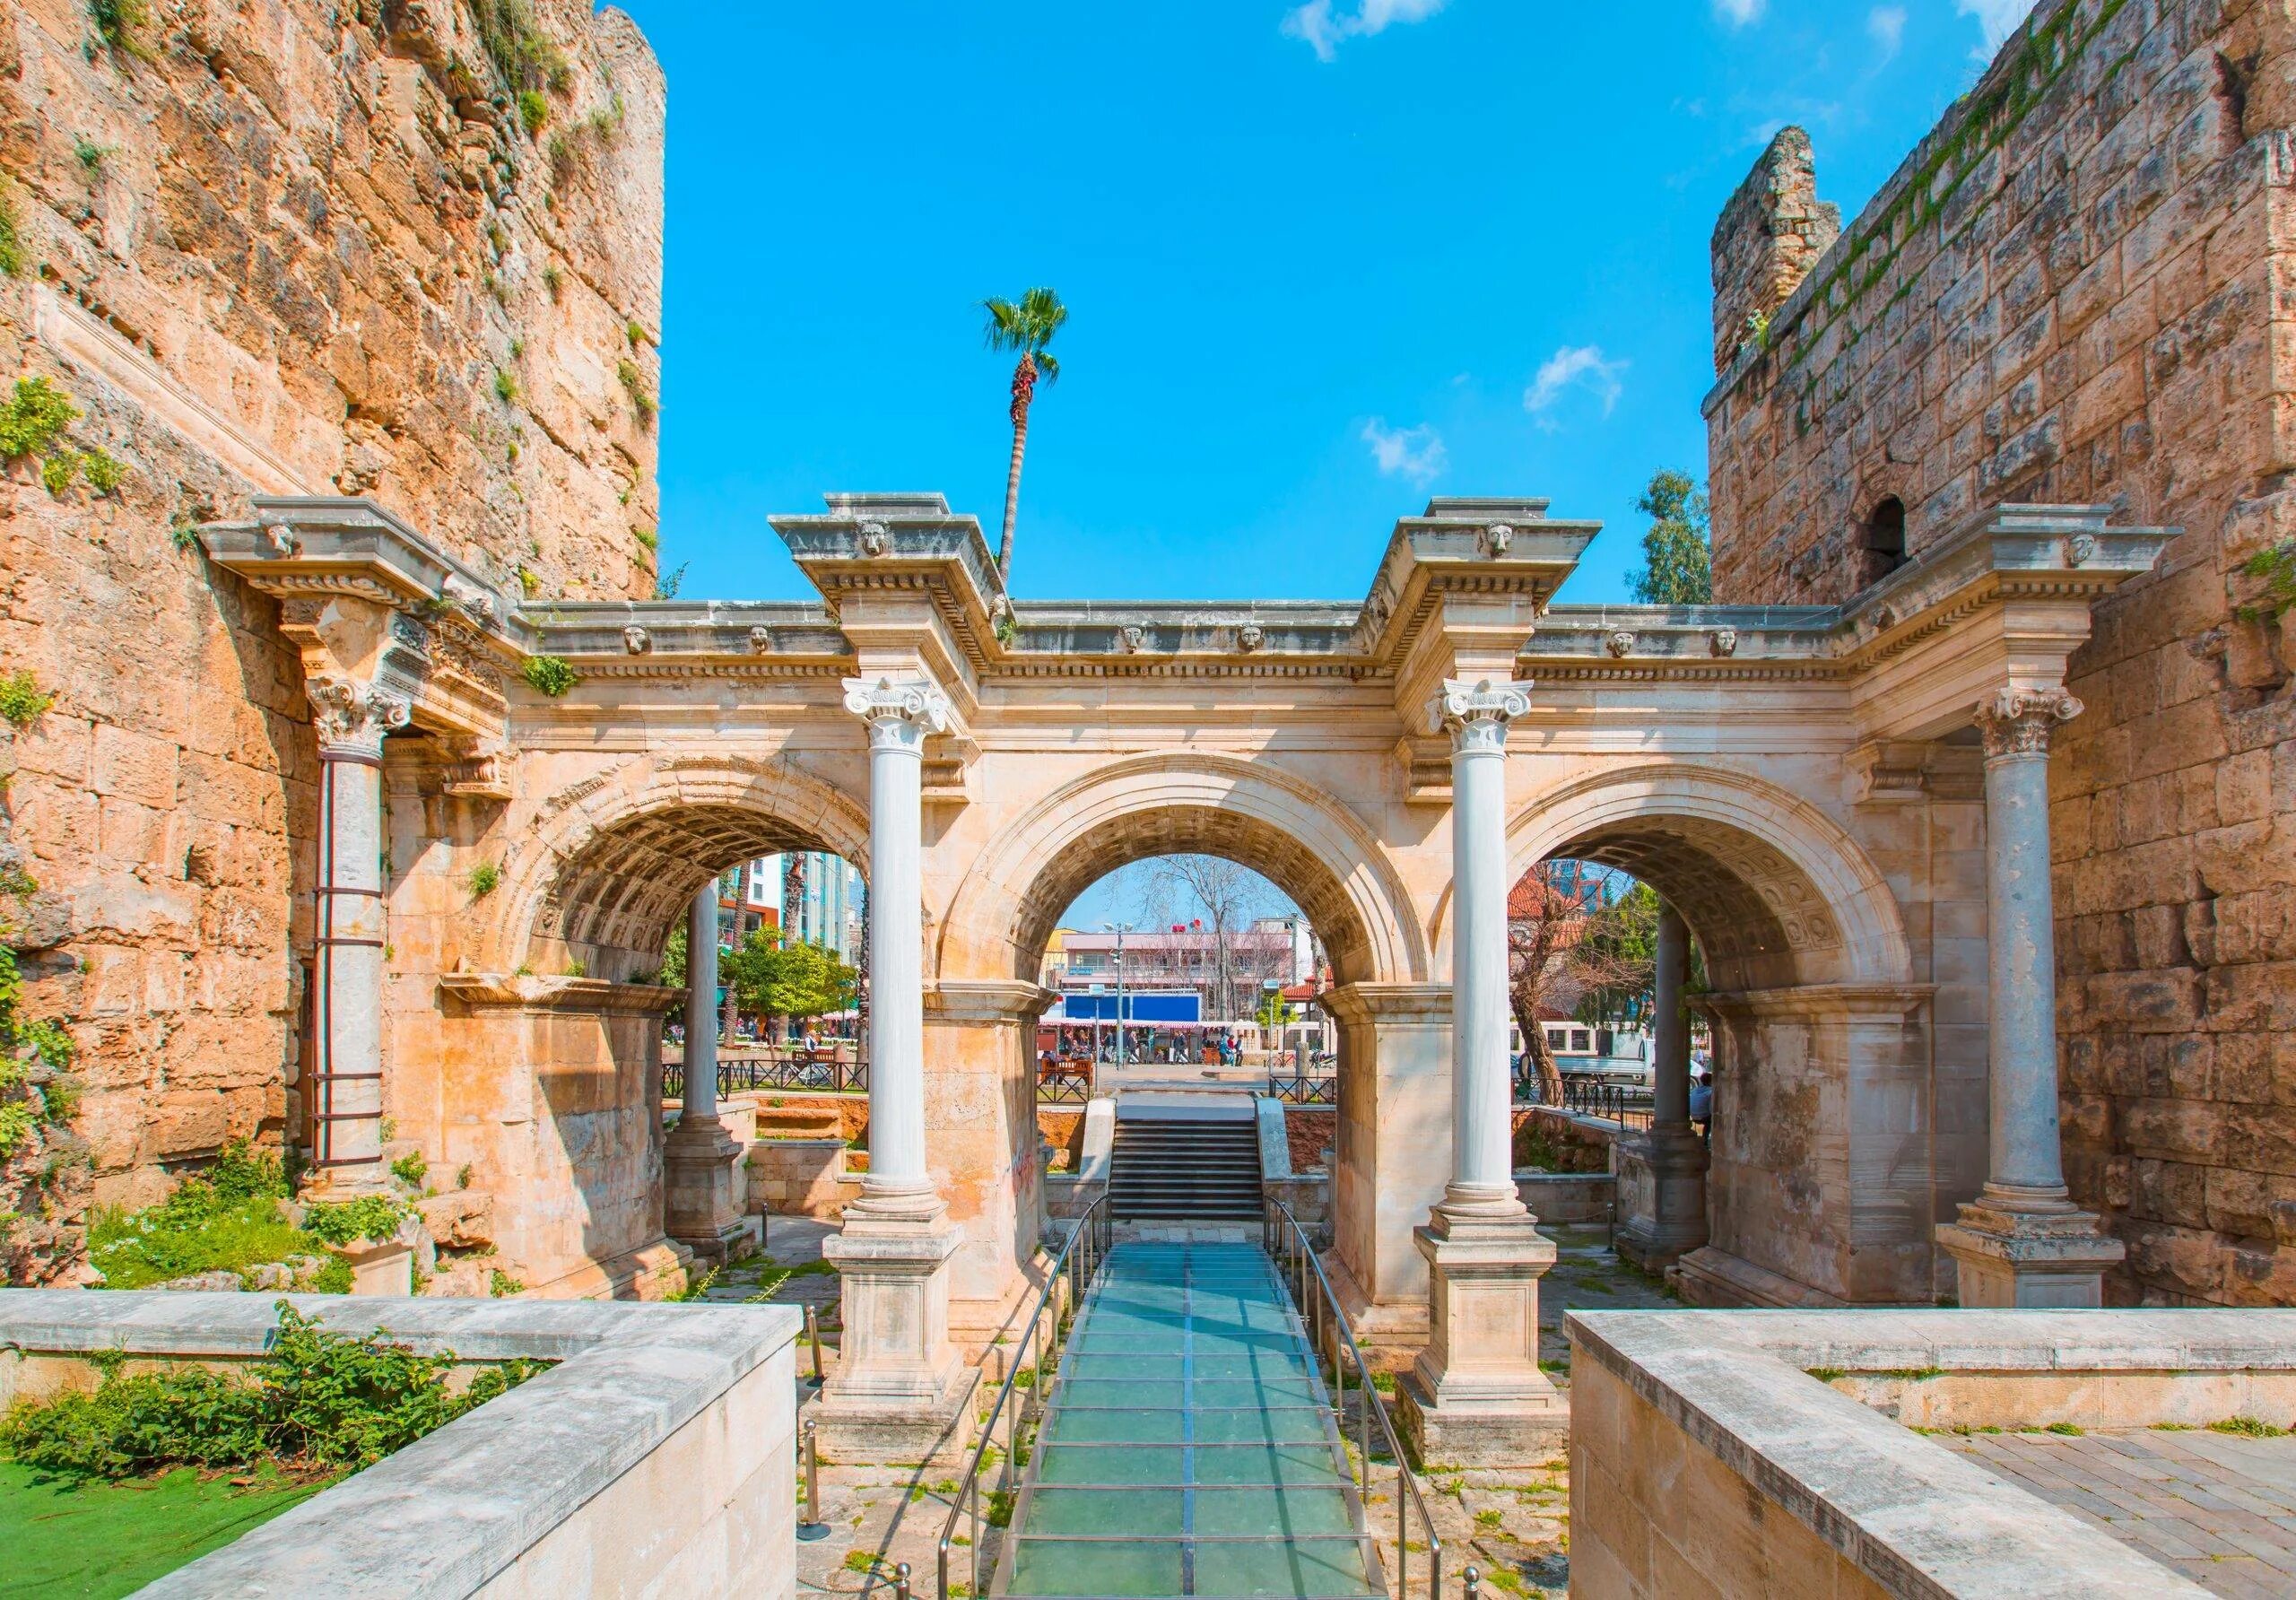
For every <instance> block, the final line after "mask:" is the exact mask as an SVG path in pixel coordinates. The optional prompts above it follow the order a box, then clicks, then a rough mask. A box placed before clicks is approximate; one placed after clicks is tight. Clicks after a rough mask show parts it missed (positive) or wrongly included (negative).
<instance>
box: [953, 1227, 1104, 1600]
mask: <svg viewBox="0 0 2296 1600" xmlns="http://www.w3.org/2000/svg"><path fill="white" fill-rule="evenodd" d="M1111 1232H1112V1230H1111V1229H1110V1226H1109V1197H1108V1196H1106V1195H1102V1196H1100V1198H1099V1199H1097V1200H1095V1201H1093V1202H1092V1204H1091V1205H1090V1206H1089V1207H1087V1208H1086V1209H1085V1212H1084V1214H1083V1216H1081V1217H1079V1218H1077V1219H1076V1226H1074V1228H1071V1229H1070V1230H1068V1238H1067V1239H1065V1241H1064V1242H1063V1243H1062V1244H1061V1247H1060V1249H1059V1252H1058V1253H1057V1255H1055V1256H1054V1257H1053V1258H1052V1266H1051V1268H1050V1270H1048V1272H1047V1273H1046V1274H1045V1279H1044V1289H1043V1291H1041V1292H1040V1293H1039V1294H1038V1296H1037V1303H1036V1309H1034V1310H1032V1311H1031V1312H1030V1313H1029V1320H1028V1325H1027V1326H1025V1327H1023V1328H1022V1330H1021V1343H1020V1345H1019V1347H1018V1348H1017V1349H1016V1350H1015V1351H1014V1352H1013V1354H1014V1357H1015V1359H1014V1361H1013V1370H1011V1371H1010V1372H1008V1373H1006V1374H1005V1382H1004V1386H1003V1387H1000V1388H999V1389H998V1390H997V1391H996V1401H995V1403H994V1404H991V1405H990V1406H989V1408H988V1415H987V1418H986V1419H985V1420H984V1421H983V1422H982V1423H981V1428H980V1442H979V1443H978V1444H977V1445H975V1446H974V1447H973V1451H972V1460H971V1461H970V1463H968V1464H967V1465H966V1467H965V1475H964V1477H963V1478H962V1480H961V1481H960V1482H959V1483H958V1484H957V1491H956V1493H954V1494H952V1495H951V1496H950V1497H949V1520H948V1521H947V1522H946V1523H945V1524H944V1525H943V1526H942V1528H941V1543H940V1579H941V1588H940V1594H941V1600H952V1596H951V1595H950V1592H949V1552H950V1551H951V1550H952V1548H953V1547H954V1545H955V1543H956V1536H957V1524H958V1523H959V1522H960V1521H961V1520H962V1519H963V1517H964V1516H965V1511H966V1508H967V1507H968V1506H970V1508H971V1511H972V1586H971V1587H970V1589H969V1590H968V1591H967V1593H968V1594H970V1595H976V1596H978V1595H984V1594H986V1593H987V1590H985V1589H983V1588H982V1587H981V1584H980V1540H981V1521H982V1516H981V1503H980V1475H981V1470H982V1467H983V1465H985V1463H986V1461H987V1456H988V1448H989V1447H990V1446H991V1445H993V1444H995V1443H996V1424H997V1422H998V1421H999V1420H1000V1419H1002V1420H1003V1421H1004V1422H1005V1454H1004V1457H1003V1460H1002V1462H1001V1463H1000V1465H1001V1467H1002V1471H1001V1473H1000V1474H999V1477H998V1486H997V1489H996V1493H999V1494H1003V1495H1004V1496H1005V1503H1006V1505H1007V1506H1008V1507H1009V1506H1010V1505H1011V1503H1012V1493H1013V1472H1014V1470H1015V1468H1016V1466H1017V1465H1018V1464H1019V1461H1020V1454H1021V1428H1022V1424H1023V1423H1025V1422H1028V1421H1029V1420H1030V1417H1031V1413H1033V1414H1034V1415H1036V1416H1042V1415H1043V1414H1044V1385H1045V1360H1046V1358H1047V1357H1048V1356H1055V1364H1056V1366H1057V1355H1056V1352H1057V1349H1058V1345H1059V1340H1060V1337H1061V1335H1062V1332H1063V1328H1062V1326H1061V1325H1062V1318H1061V1317H1058V1316H1057V1315H1056V1316H1055V1317H1054V1318H1053V1320H1052V1324H1051V1326H1049V1327H1046V1328H1044V1331H1043V1333H1042V1334H1041V1335H1039V1332H1038V1330H1039V1327H1040V1326H1043V1324H1044V1312H1045V1308H1046V1307H1047V1306H1048V1305H1050V1304H1052V1302H1053V1299H1054V1297H1055V1296H1056V1295H1057V1293H1058V1292H1059V1290H1060V1285H1061V1281H1062V1278H1063V1275H1064V1271H1065V1277H1066V1279H1067V1283H1068V1306H1069V1311H1070V1315H1071V1316H1074V1314H1075V1313H1076V1311H1077V1310H1079V1309H1082V1307H1083V1294H1084V1288H1085V1285H1087V1284H1089V1283H1091V1281H1092V1277H1093V1274H1096V1273H1098V1272H1099V1271H1100V1264H1101V1262H1103V1261H1105V1260H1106V1259H1107V1258H1108V1253H1109V1244H1110V1243H1111ZM1023 1356H1025V1357H1026V1358H1027V1360H1028V1363H1029V1368H1028V1370H1031V1372H1032V1373H1033V1374H1034V1376H1033V1377H1032V1378H1031V1379H1030V1382H1029V1386H1028V1387H1026V1388H1025V1389H1023V1388H1021V1387H1019V1385H1020V1378H1021V1373H1022V1361H1021V1360H1020V1359H1019V1358H1021V1357H1023ZM1015 1393H1018V1394H1019V1395H1021V1396H1022V1399H1021V1402H1020V1404H1021V1407H1022V1409H1021V1411H1020V1412H1019V1413H1017V1414H1015V1413H1013V1412H1012V1404H1013V1395H1014V1394H1015ZM1030 1396H1034V1403H1033V1404H1031V1400H1030ZM999 1553H1000V1554H1001V1553H1002V1552H999Z"/></svg>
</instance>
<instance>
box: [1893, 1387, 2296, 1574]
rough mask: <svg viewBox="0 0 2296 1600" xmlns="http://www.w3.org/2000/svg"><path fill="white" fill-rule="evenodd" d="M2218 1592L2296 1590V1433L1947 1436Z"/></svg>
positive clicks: (1954, 1445)
mask: <svg viewBox="0 0 2296 1600" xmlns="http://www.w3.org/2000/svg"><path fill="white" fill-rule="evenodd" d="M1937 1442H1938V1443H1939V1444H1942V1445H1944V1446H1945V1447H1946V1448H1948V1449H1953V1450H1959V1451H1960V1452H1961V1453H1962V1454H1963V1455H1965V1456H1968V1457H1971V1458H1972V1459H1974V1460H1975V1461H1977V1462H1978V1463H1979V1465H1982V1466H1985V1467H1986V1468H1987V1469H1988V1470H1990V1471H1992V1472H1995V1473H1997V1474H2000V1475H2001V1476H2003V1477H2005V1478H2007V1479H2009V1480H2010V1481H2011V1482H2013V1483H2017V1484H2019V1485H2021V1486H2022V1487H2023V1488H2026V1489H2029V1490H2031V1491H2032V1492H2033V1493H2035V1494H2038V1495H2039V1496H2040V1497H2041V1498H2042V1499H2043V1500H2050V1501H2053V1502H2055V1503H2056V1504H2057V1505H2060V1506H2063V1507H2065V1508H2066V1509H2067V1510H2070V1511H2072V1512H2073V1513H2074V1515H2075V1516H2077V1517H2081V1518H2083V1520H2084V1521H2088V1522H2092V1523H2095V1524H2096V1525H2097V1526H2100V1527H2102V1528H2103V1529H2104V1530H2105V1531H2106V1532H2107V1533H2109V1534H2110V1535H2113V1537H2115V1538H2117V1539H2118V1540H2120V1541H2121V1542H2122V1543H2125V1544H2129V1545H2133V1546H2135V1548H2136V1549H2138V1550H2141V1551H2143V1552H2145V1554H2147V1555H2149V1556H2151V1557H2152V1558H2153V1559H2154V1560H2155V1561H2161V1562H2162V1563H2164V1564H2166V1565H2168V1566H2170V1567H2173V1568H2175V1569H2176V1570H2178V1571H2179V1572H2181V1573H2183V1574H2184V1575H2185V1576H2186V1577H2187V1578H2190V1579H2192V1581H2193V1582H2195V1583H2196V1584H2198V1585H2200V1586H2201V1587H2203V1588H2205V1589H2207V1590H2208V1591H2209V1592H2210V1593H2212V1594H2217V1595H2226V1596H2239V1597H2241V1600H2246V1597H2247V1596H2288V1595H2291V1594H2296V1439H2248V1438H2244V1437H2242V1436H2240V1435H2238V1434H2224V1433H2214V1432H2210V1431H2206V1430H2195V1431H2186V1430H2165V1429H2158V1428H2148V1429H2144V1430H2139V1431H2135V1432H2127V1433H2089V1434H2082V1435H2078V1436H2073V1435H2061V1434H2055V1433H1968V1434H1940V1435H1938V1436H1937Z"/></svg>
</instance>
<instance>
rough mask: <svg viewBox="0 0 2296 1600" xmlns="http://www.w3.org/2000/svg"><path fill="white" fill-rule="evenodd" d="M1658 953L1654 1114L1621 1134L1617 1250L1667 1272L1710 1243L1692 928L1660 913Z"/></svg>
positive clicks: (1670, 911)
mask: <svg viewBox="0 0 2296 1600" xmlns="http://www.w3.org/2000/svg"><path fill="white" fill-rule="evenodd" d="M1657 934H1658V937H1657V949H1656V950H1655V951H1654V952H1653V956H1654V961H1653V963H1652V964H1653V966H1654V968H1655V971H1654V973H1653V978H1654V983H1653V987H1654V988H1655V990H1656V993H1655V994H1654V995H1653V996H1652V1002H1653V1004H1652V1009H1653V1011H1654V1012H1655V1013H1656V1015H1655V1017H1654V1027H1653V1030H1652V1039H1651V1043H1652V1048H1653V1059H1652V1061H1651V1067H1652V1074H1651V1115H1650V1128H1649V1131H1648V1132H1647V1133H1641V1134H1630V1135H1621V1136H1620V1137H1619V1138H1618V1139H1617V1140H1615V1141H1614V1142H1613V1146H1612V1148H1613V1151H1614V1152H1615V1153H1616V1155H1617V1158H1618V1160H1617V1170H1618V1218H1619V1222H1618V1228H1617V1231H1616V1233H1615V1235H1614V1236H1613V1237H1614V1239H1615V1242H1616V1245H1617V1248H1618V1253H1619V1254H1620V1255H1622V1256H1623V1257H1626V1258H1627V1259H1628V1260H1629V1261H1631V1262H1633V1263H1634V1264H1635V1265H1638V1266H1639V1267H1641V1268H1642V1269H1643V1270H1644V1271H1646V1272H1663V1271H1665V1269H1666V1268H1667V1267H1668V1266H1670V1265H1673V1264H1674V1263H1675V1262H1676V1261H1679V1260H1681V1259H1682V1258H1683V1257H1684V1256H1686V1255H1688V1254H1690V1252H1691V1251H1692V1250H1695V1249H1697V1248H1699V1247H1700V1245H1703V1244H1704V1243H1705V1242H1706V1238H1707V1229H1706V1167H1707V1150H1706V1141H1705V1140H1703V1139H1701V1138H1700V1137H1699V1136H1698V1134H1697V1132H1696V1131H1695V1130H1694V1129H1692V1126H1691V1125H1690V1012H1689V1008H1688V1007H1687V1006H1685V1005H1684V1004H1683V990H1684V988H1685V987H1688V984H1689V981H1690V928H1689V927H1688V926H1687V925H1685V924H1684V923H1683V919H1682V914H1681V913H1680V912H1679V911H1676V910H1675V909H1674V907H1673V906H1672V905H1671V904H1667V903H1664V902H1662V903H1661V904H1660V906H1659V908H1658V929H1657Z"/></svg>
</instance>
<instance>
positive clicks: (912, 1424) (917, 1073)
mask: <svg viewBox="0 0 2296 1600" xmlns="http://www.w3.org/2000/svg"><path fill="white" fill-rule="evenodd" d="M845 707H846V709H847V710H848V711H851V712H852V713H853V714H854V715H856V716H857V717H860V718H861V719H862V720H863V721H864V722H865V723H866V724H867V725H868V728H869V987H870V993H869V1172H868V1176H867V1177H866V1178H865V1179H864V1180H863V1183H862V1187H861V1195H860V1197H859V1198H858V1199H857V1200H854V1201H853V1202H851V1203H850V1204H848V1205H847V1206H846V1208H845V1217H844V1222H843V1225H842V1228H841V1230H840V1231H839V1232H838V1233H837V1234H836V1235H835V1236H833V1237H832V1238H831V1239H827V1240H826V1241H824V1243H823V1246H822V1254H824V1255H825V1256H827V1257H829V1258H830V1260H831V1261H832V1262H834V1263H835V1264H836V1265H837V1268H838V1272H839V1291H840V1293H841V1295H842V1297H843V1311H844V1322H845V1341H844V1347H843V1349H842V1350H841V1352H839V1361H838V1368H837V1370H836V1372H835V1373H833V1374H832V1375H831V1378H830V1379H829V1382H828V1383H827V1385H826V1386H824V1387H823V1389H822V1401H821V1413H820V1416H821V1428H822V1435H823V1439H822V1447H823V1448H824V1449H830V1450H831V1451H832V1453H833V1454H835V1455H836V1457H838V1458H839V1460H847V1461H920V1460H924V1459H926V1457H929V1456H930V1455H932V1454H933V1452H934V1451H935V1449H937V1448H944V1447H946V1446H948V1445H949V1443H950V1441H952V1440H955V1441H957V1442H960V1443H961V1442H962V1439H963V1437H964V1434H965V1432H966V1423H967V1420H968V1419H967V1418H966V1417H965V1416H964V1415H963V1414H961V1412H962V1408H961V1404H960V1401H961V1397H962V1390H961V1385H960V1382H959V1378H960V1374H961V1370H962V1363H961V1361H960V1359H959V1355H958V1352H957V1350H956V1347H955V1346H954V1345H952V1343H950V1341H949V1261H950V1257H952V1256H953V1255H954V1254H955V1253H956V1251H957V1249H958V1248H959V1246H960V1245H961V1243H962V1239H963V1235H962V1233H961V1230H958V1229H957V1228H955V1227H953V1226H952V1225H951V1224H950V1222H949V1221H948V1214H947V1213H948V1206H947V1204H945V1203H944V1201H943V1200H942V1198H941V1196H940V1194H939V1193H938V1192H937V1191H936V1190H935V1187H934V1186H933V1178H932V1175H931V1173H930V1171H929V1170H928V1169H927V1167H926V1149H925V989H924V961H925V933H924V920H925V910H924V898H923V896H924V890H923V855H924V851H923V843H922V836H923V828H924V822H923V807H922V805H921V804H920V800H919V787H920V784H921V782H922V779H923V766H924V754H925V741H926V737H927V736H928V735H933V734H936V733H940V732H942V731H944V729H945V728H946V727H947V726H948V716H949V702H948V699H947V697H946V696H944V694H943V693H942V692H941V691H940V690H939V689H938V688H936V687H935V686H934V685H933V684H932V683H930V682H928V681H926V679H924V678H921V677H909V678H892V677H880V678H877V679H874V680H870V679H866V678H850V679H848V680H847V681H846V684H845Z"/></svg>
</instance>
